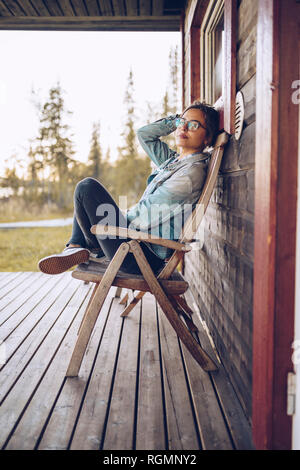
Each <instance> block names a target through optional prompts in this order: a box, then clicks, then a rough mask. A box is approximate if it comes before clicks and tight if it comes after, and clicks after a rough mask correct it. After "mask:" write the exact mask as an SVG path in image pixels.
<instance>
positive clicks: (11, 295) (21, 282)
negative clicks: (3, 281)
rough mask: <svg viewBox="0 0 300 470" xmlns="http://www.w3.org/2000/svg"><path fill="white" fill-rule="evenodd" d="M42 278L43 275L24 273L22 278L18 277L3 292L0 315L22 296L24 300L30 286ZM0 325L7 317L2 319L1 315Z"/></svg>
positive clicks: (0, 301) (0, 300) (0, 299)
mask: <svg viewBox="0 0 300 470" xmlns="http://www.w3.org/2000/svg"><path fill="white" fill-rule="evenodd" d="M40 276H42V273H22V276H18V277H16V278H15V279H13V280H12V282H10V283H9V284H8V285H6V286H5V287H4V288H3V289H2V291H1V298H0V314H1V311H2V310H3V308H4V307H6V306H7V305H8V304H9V303H10V302H13V301H15V299H16V298H17V297H18V296H19V295H20V297H21V299H22V295H21V294H23V293H26V290H27V288H28V286H30V284H33V283H34V282H35V281H36V279H37V278H38V277H40ZM0 318H1V320H0V324H2V323H3V321H4V320H5V317H4V318H2V315H0Z"/></svg>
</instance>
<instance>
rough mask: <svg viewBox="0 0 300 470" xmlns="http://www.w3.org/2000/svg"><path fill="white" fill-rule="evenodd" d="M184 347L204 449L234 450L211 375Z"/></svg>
mask: <svg viewBox="0 0 300 470" xmlns="http://www.w3.org/2000/svg"><path fill="white" fill-rule="evenodd" d="M182 347H183V354H184V358H185V362H186V369H187V375H188V379H189V383H190V388H191V394H192V398H193V402H194V408H195V412H196V419H197V422H198V428H199V432H200V439H201V445H202V448H203V449H204V450H232V449H233V445H232V442H231V439H230V436H229V435H228V431H227V428H226V424H225V422H224V419H223V415H222V412H221V410H220V407H219V403H218V400H217V398H216V395H215V392H214V389H213V386H212V383H211V380H210V377H209V374H208V373H207V372H204V371H203V370H202V369H201V368H200V366H199V364H197V363H196V361H195V360H194V359H193V358H192V357H191V355H190V354H189V353H188V351H187V350H186V348H185V346H184V345H182Z"/></svg>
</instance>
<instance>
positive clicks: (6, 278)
mask: <svg viewBox="0 0 300 470" xmlns="http://www.w3.org/2000/svg"><path fill="white" fill-rule="evenodd" d="M21 274H22V273H20V272H13V271H12V272H10V273H4V272H0V275H1V277H0V298H1V289H2V288H3V287H5V286H6V285H7V284H9V283H10V282H11V281H12V280H13V279H14V278H15V277H17V276H21Z"/></svg>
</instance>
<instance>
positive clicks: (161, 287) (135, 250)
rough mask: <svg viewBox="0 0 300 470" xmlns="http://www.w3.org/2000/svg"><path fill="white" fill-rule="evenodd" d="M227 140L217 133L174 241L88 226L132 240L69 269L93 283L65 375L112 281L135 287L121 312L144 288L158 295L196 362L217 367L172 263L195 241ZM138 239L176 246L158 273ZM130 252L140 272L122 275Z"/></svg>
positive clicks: (72, 369) (79, 355)
mask: <svg viewBox="0 0 300 470" xmlns="http://www.w3.org/2000/svg"><path fill="white" fill-rule="evenodd" d="M227 141H228V134H227V133H225V132H223V133H222V134H220V135H219V136H218V138H217V142H216V144H215V147H214V150H213V152H212V155H211V157H210V162H209V165H208V171H207V177H206V181H205V184H204V188H203V190H202V193H201V196H200V199H199V201H198V203H197V205H196V207H195V209H194V210H193V212H192V214H191V215H190V217H189V218H188V220H187V222H186V223H185V225H184V227H183V229H182V232H181V236H180V239H179V241H178V242H177V241H172V240H167V239H163V238H159V237H154V236H150V235H149V234H148V233H144V232H138V231H135V230H130V229H126V228H120V227H107V226H101V225H100V224H99V225H94V226H93V227H92V228H91V231H92V233H94V234H98V235H103V234H105V235H112V236H120V237H124V238H125V239H130V241H129V242H128V241H124V243H122V244H121V245H120V247H119V249H118V251H117V252H116V254H115V256H114V257H113V259H112V260H111V261H110V262H109V261H108V260H106V259H104V260H91V261H90V262H89V263H88V264H81V265H79V266H78V267H77V268H76V269H75V270H74V271H73V273H72V276H73V277H75V278H76V279H81V280H83V281H89V282H94V283H95V288H94V291H93V293H92V296H91V299H90V302H89V304H88V306H87V309H86V312H85V314H84V317H83V320H82V323H81V326H80V328H79V331H78V338H77V341H76V345H75V348H74V351H73V354H72V357H71V360H70V363H69V367H68V370H67V373H66V376H67V377H74V376H77V375H78V372H79V369H80V365H81V362H82V359H83V356H84V353H85V350H86V347H87V344H88V341H89V338H90V336H91V333H92V331H93V328H94V325H95V323H96V320H97V317H98V315H99V313H100V310H101V308H102V305H103V303H104V300H105V298H106V296H107V294H108V291H109V289H110V287H111V286H112V285H114V286H117V287H118V288H123V287H124V288H128V289H132V290H137V291H139V293H138V294H137V296H136V297H135V298H134V299H133V301H132V302H131V304H130V305H129V306H128V308H127V309H125V312H123V314H122V315H123V316H124V314H125V315H126V314H128V313H129V311H130V310H131V309H132V308H133V306H134V305H136V303H137V302H138V301H139V300H140V299H141V298H142V296H143V295H144V293H145V292H147V291H150V292H151V293H152V294H153V295H154V296H155V297H156V300H157V302H158V303H159V305H160V307H161V309H162V311H163V312H164V314H165V315H166V317H167V318H168V320H169V322H170V323H171V325H172V327H173V328H174V329H175V331H176V333H177V335H178V336H179V338H180V339H181V341H182V342H183V343H184V345H185V346H186V348H187V349H188V351H189V352H190V353H191V354H192V356H193V357H194V359H195V360H196V361H197V362H198V363H199V365H200V366H201V367H202V368H203V369H204V370H205V371H212V370H217V365H216V364H215V363H214V362H213V361H212V359H211V358H210V357H209V355H208V354H207V353H206V352H205V351H204V350H203V349H202V348H201V346H200V345H199V343H198V341H197V340H196V339H195V337H194V336H193V331H194V329H195V328H194V325H193V322H192V321H191V319H190V316H189V313H190V312H191V309H190V308H189V306H188V305H187V303H186V301H185V299H184V297H182V294H184V292H186V290H187V289H188V283H187V282H186V281H185V280H184V279H183V277H182V276H181V274H180V273H179V272H178V271H177V270H176V268H177V266H178V264H179V263H180V261H181V260H182V258H183V255H184V253H185V252H187V251H190V250H191V245H190V243H191V242H193V241H194V236H195V234H196V231H197V229H198V227H199V224H200V222H201V220H202V218H203V216H204V214H205V211H206V208H207V206H208V203H209V200H210V197H211V194H212V192H213V188H214V186H215V183H216V180H217V176H218V171H219V168H220V164H221V160H222V156H223V151H224V146H225V144H226V143H227ZM140 242H149V243H152V244H158V245H161V246H166V247H168V248H171V249H173V250H174V252H173V254H172V256H171V258H170V259H169V261H168V262H167V263H166V264H165V266H164V267H163V269H162V270H161V272H160V273H159V275H158V276H157V277H156V276H155V275H154V273H153V271H152V269H151V267H150V265H149V263H148V261H147V260H146V258H145V255H144V253H143V251H142V249H141V247H140ZM129 252H131V253H132V254H133V255H134V257H135V259H136V261H137V264H138V266H139V268H140V271H141V273H142V274H141V275H133V274H125V273H124V272H122V271H120V266H121V264H122V262H123V260H124V258H125V256H126V255H127V254H128V253H129Z"/></svg>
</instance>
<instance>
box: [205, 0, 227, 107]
mask: <svg viewBox="0 0 300 470" xmlns="http://www.w3.org/2000/svg"><path fill="white" fill-rule="evenodd" d="M224 75H225V74H224V0H215V1H213V2H210V4H209V6H208V8H207V10H206V13H205V16H204V18H203V21H202V25H201V32H200V77H201V78H200V83H201V85H202V86H201V88H200V96H201V100H205V101H206V102H207V103H210V104H214V103H216V101H217V100H218V99H219V98H221V96H223V83H224Z"/></svg>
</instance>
